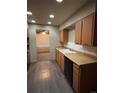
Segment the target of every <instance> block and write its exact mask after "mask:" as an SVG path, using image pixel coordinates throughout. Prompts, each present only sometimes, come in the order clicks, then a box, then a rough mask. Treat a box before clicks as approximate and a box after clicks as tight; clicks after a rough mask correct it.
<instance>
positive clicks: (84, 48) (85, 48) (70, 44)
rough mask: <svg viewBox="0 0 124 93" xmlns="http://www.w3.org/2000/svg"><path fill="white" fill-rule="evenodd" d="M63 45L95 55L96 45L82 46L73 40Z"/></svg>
mask: <svg viewBox="0 0 124 93" xmlns="http://www.w3.org/2000/svg"><path fill="white" fill-rule="evenodd" d="M64 47H67V48H70V49H73V50H76V51H80V52H82V53H87V54H90V55H93V56H97V47H88V46H82V45H77V44H75V43H73V42H68V44H67V45H64Z"/></svg>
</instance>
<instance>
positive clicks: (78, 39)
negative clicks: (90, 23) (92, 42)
mask: <svg viewBox="0 0 124 93" xmlns="http://www.w3.org/2000/svg"><path fill="white" fill-rule="evenodd" d="M81 41H82V21H79V22H77V23H76V24H75V43H76V44H81V43H82V42H81Z"/></svg>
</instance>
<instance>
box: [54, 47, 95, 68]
mask: <svg viewBox="0 0 124 93" xmlns="http://www.w3.org/2000/svg"><path fill="white" fill-rule="evenodd" d="M56 49H57V50H58V51H60V52H61V53H63V54H64V56H65V57H67V58H68V59H70V60H71V61H73V62H74V63H75V64H77V65H79V66H81V65H85V64H91V63H96V61H97V58H96V57H94V56H91V55H88V54H85V53H80V52H77V51H73V50H70V49H68V48H64V47H59V48H56Z"/></svg>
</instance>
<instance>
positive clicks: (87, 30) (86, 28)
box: [82, 13, 97, 46]
mask: <svg viewBox="0 0 124 93" xmlns="http://www.w3.org/2000/svg"><path fill="white" fill-rule="evenodd" d="M95 17H96V13H92V14H90V15H89V16H87V17H85V18H83V24H82V44H83V45H88V46H96V45H97V43H96V42H97V36H96V35H97V33H96V32H97V31H96V30H97V29H96V18H95Z"/></svg>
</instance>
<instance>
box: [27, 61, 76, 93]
mask: <svg viewBox="0 0 124 93" xmlns="http://www.w3.org/2000/svg"><path fill="white" fill-rule="evenodd" d="M27 78H28V79H27V91H28V92H27V93H74V92H73V89H72V88H71V87H70V85H69V84H68V82H67V81H66V79H65V77H64V75H63V73H62V72H61V70H60V68H59V67H58V65H57V64H56V62H55V61H39V62H37V63H34V64H32V65H31V66H30V68H29V71H28V76H27Z"/></svg>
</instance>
